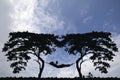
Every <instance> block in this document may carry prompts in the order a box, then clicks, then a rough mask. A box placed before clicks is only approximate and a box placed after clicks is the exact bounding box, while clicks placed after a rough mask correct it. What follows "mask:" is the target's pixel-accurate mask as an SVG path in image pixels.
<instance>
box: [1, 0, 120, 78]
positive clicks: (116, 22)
mask: <svg viewBox="0 0 120 80" xmlns="http://www.w3.org/2000/svg"><path fill="white" fill-rule="evenodd" d="M119 4H120V0H0V37H1V39H0V50H1V49H2V47H3V44H4V43H5V42H6V41H7V40H8V34H9V32H12V31H29V32H34V33H52V34H59V35H62V34H68V33H86V32H91V31H107V32H111V33H112V39H113V40H114V41H115V42H116V43H117V46H118V48H119V49H120V30H119V28H120V5H119ZM4 54H5V53H3V52H1V51H0V77H6V76H31V77H32V76H37V74H38V65H37V64H36V63H35V62H33V61H32V60H31V61H29V63H28V67H27V69H26V70H25V71H22V72H21V73H20V74H13V73H12V69H11V68H10V67H9V64H10V63H7V62H6V57H4ZM60 54H62V55H60ZM116 55H117V56H116V57H115V58H114V62H112V63H110V64H111V68H110V69H109V73H108V74H101V73H100V72H98V71H95V70H94V68H93V67H92V65H90V64H91V62H90V61H87V62H86V63H84V64H83V65H82V67H83V68H82V72H83V74H84V75H87V74H88V72H92V74H93V75H94V76H104V77H107V76H112V77H120V75H119V74H120V72H118V70H119V68H120V64H119V63H120V54H118V53H116ZM56 56H59V57H58V58H56ZM66 57H67V58H66ZM44 59H45V60H46V61H47V60H51V59H53V60H58V61H60V63H64V62H66V63H69V62H75V60H76V57H75V56H70V57H68V55H67V53H65V52H64V50H63V49H57V52H55V55H54V56H52V57H51V56H47V57H44ZM71 59H72V60H71ZM33 65H34V66H33ZM75 76H78V73H77V70H76V68H75V65H73V66H71V67H69V68H63V69H56V68H54V67H52V66H50V65H48V64H46V66H45V69H44V72H43V77H75Z"/></svg>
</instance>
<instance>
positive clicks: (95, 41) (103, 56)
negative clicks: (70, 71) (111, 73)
mask: <svg viewBox="0 0 120 80" xmlns="http://www.w3.org/2000/svg"><path fill="white" fill-rule="evenodd" d="M64 38H65V40H64V41H65V42H67V43H66V45H68V46H69V47H66V49H65V50H66V51H68V53H69V54H73V55H76V54H78V53H79V55H80V57H79V58H78V59H77V61H76V68H77V70H78V73H79V77H80V78H82V77H83V75H82V72H81V65H82V63H83V62H85V61H86V60H83V58H84V57H85V56H86V55H89V54H91V56H90V57H89V59H90V60H92V61H93V63H94V66H95V70H96V69H98V70H99V71H100V72H101V73H107V72H108V71H107V68H109V67H110V64H109V63H108V61H112V60H113V56H115V54H114V52H117V51H118V48H117V47H116V44H115V43H114V42H113V41H112V40H111V33H108V32H91V33H85V34H67V35H66V36H64Z"/></svg>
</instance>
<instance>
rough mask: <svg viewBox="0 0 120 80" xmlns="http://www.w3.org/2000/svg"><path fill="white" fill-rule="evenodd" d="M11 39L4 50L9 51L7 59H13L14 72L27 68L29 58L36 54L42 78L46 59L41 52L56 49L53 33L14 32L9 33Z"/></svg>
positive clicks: (48, 52)
mask: <svg viewBox="0 0 120 80" xmlns="http://www.w3.org/2000/svg"><path fill="white" fill-rule="evenodd" d="M9 38H10V39H9V41H7V43H5V45H4V48H3V51H4V52H7V54H6V55H5V56H7V59H8V60H7V61H11V62H12V63H11V65H10V67H11V68H13V69H14V70H13V73H19V72H20V71H21V70H23V69H24V70H25V67H26V66H27V62H28V60H30V59H31V58H32V57H31V56H30V54H32V55H34V56H35V57H36V58H37V59H36V60H35V61H36V62H37V63H38V65H39V74H38V77H39V78H40V77H41V75H42V72H43V69H44V63H45V62H44V60H43V59H42V58H41V57H40V54H42V53H43V54H45V55H47V54H51V53H52V52H53V51H55V48H54V47H52V46H53V43H52V42H54V41H55V38H56V37H55V36H54V35H51V34H35V33H29V32H12V33H10V34H9Z"/></svg>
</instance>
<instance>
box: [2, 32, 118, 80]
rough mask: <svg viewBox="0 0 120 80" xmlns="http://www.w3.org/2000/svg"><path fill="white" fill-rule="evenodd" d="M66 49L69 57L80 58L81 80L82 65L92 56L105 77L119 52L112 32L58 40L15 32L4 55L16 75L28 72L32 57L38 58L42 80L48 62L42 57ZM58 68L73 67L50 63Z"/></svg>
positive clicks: (51, 36) (59, 38)
mask: <svg viewBox="0 0 120 80" xmlns="http://www.w3.org/2000/svg"><path fill="white" fill-rule="evenodd" d="M56 47H59V48H62V47H65V51H67V52H68V53H69V54H73V55H76V54H79V55H80V56H79V58H78V59H77V60H76V68H77V70H78V73H79V77H80V78H83V75H82V72H81V65H82V63H83V62H85V61H86V60H84V59H83V58H84V57H85V56H87V55H89V54H91V55H90V57H89V60H92V61H93V63H94V66H95V70H96V69H98V70H99V71H100V72H101V73H107V72H108V71H107V68H109V67H110V64H109V63H108V61H112V60H113V57H114V56H115V54H114V53H113V52H117V51H118V48H117V47H116V44H115V43H114V42H113V41H112V39H111V33H108V32H91V33H85V34H67V35H65V36H64V35H62V36H58V35H57V36H55V35H53V34H36V33H29V32H11V33H10V34H9V40H8V41H7V42H6V43H5V44H4V47H3V52H7V53H6V55H5V56H7V59H8V60H7V61H11V62H12V63H11V65H10V67H11V68H13V73H19V72H20V71H21V70H23V69H24V70H25V69H26V66H27V62H28V61H29V60H30V59H31V58H32V57H31V56H30V54H32V55H33V56H35V57H36V60H35V61H36V62H37V63H38V65H39V74H38V77H39V78H41V75H42V72H43V69H44V64H45V61H44V60H43V59H42V58H41V56H40V54H44V55H48V54H52V52H54V51H55V48H56ZM48 64H50V65H52V66H54V67H56V68H64V67H69V66H71V65H73V64H74V63H72V64H58V61H56V63H54V62H53V61H52V62H50V63H48Z"/></svg>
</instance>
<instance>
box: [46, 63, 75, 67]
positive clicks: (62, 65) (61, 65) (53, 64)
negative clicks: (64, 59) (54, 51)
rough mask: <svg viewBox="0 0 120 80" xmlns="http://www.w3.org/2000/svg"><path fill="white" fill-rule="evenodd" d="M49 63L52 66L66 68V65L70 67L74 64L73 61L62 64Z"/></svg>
mask: <svg viewBox="0 0 120 80" xmlns="http://www.w3.org/2000/svg"><path fill="white" fill-rule="evenodd" d="M48 64H50V65H52V66H54V67H56V68H65V67H70V66H72V65H73V64H74V63H72V64H60V65H58V64H57V63H54V62H50V63H48Z"/></svg>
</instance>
